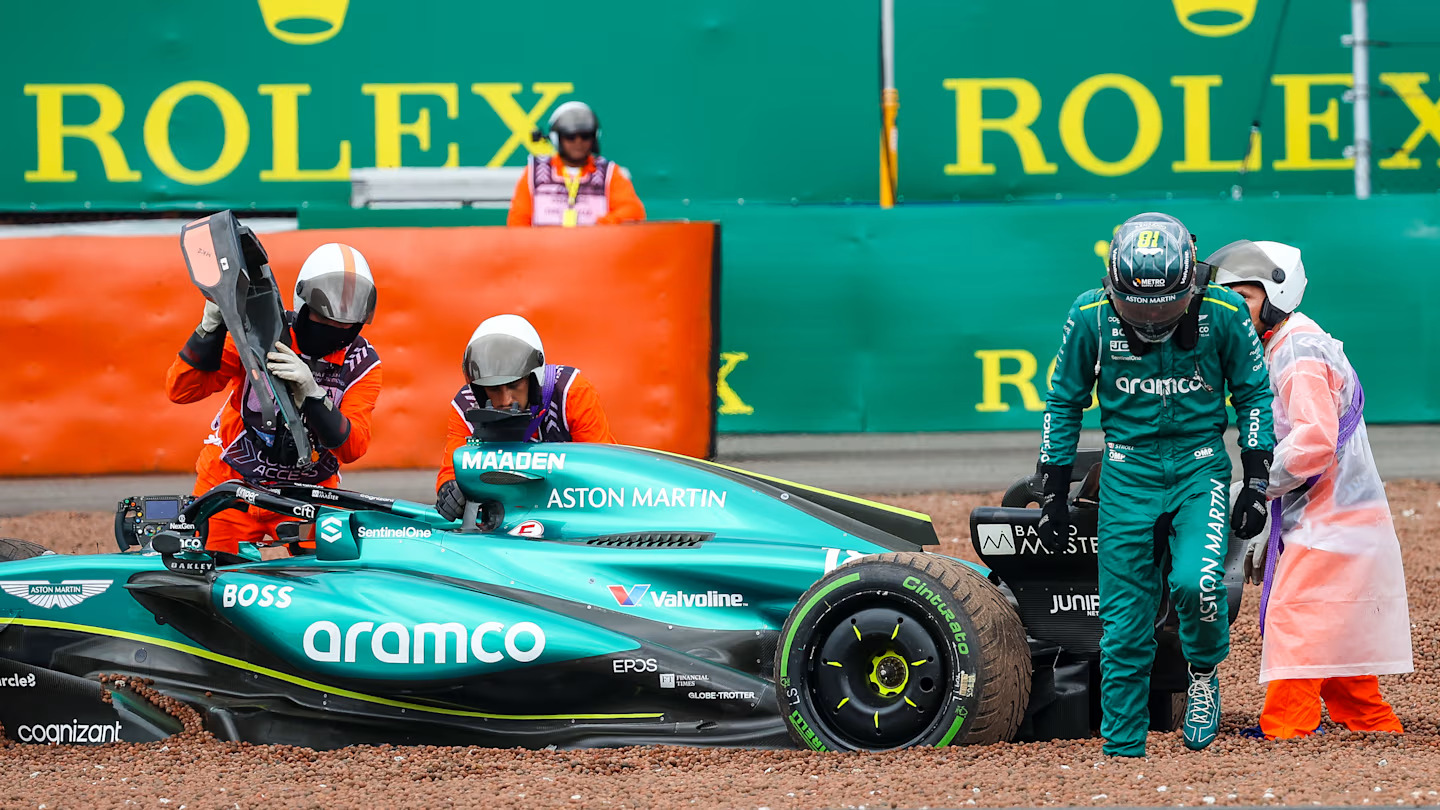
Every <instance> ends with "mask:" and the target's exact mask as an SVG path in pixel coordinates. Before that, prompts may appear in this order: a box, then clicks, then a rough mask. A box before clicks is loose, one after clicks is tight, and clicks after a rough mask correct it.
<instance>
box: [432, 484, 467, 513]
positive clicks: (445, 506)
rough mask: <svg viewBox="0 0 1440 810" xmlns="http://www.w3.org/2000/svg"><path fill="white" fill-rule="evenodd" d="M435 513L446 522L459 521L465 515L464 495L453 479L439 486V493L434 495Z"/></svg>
mask: <svg viewBox="0 0 1440 810" xmlns="http://www.w3.org/2000/svg"><path fill="white" fill-rule="evenodd" d="M435 511H436V512H439V513H440V517H443V518H445V519H446V520H459V519H460V516H461V515H463V514H465V493H463V492H461V491H460V484H459V483H458V482H457V481H455V480H454V479H453V478H452V479H451V480H449V481H446V482H445V483H443V484H441V485H440V491H439V492H436V493H435Z"/></svg>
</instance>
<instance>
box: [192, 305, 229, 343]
mask: <svg viewBox="0 0 1440 810" xmlns="http://www.w3.org/2000/svg"><path fill="white" fill-rule="evenodd" d="M224 328H225V319H224V318H223V317H221V315H220V307H218V306H216V305H215V302H214V301H211V300H210V299H209V298H206V299H205V314H203V315H201V316H200V326H199V327H198V331H199V332H201V333H202V334H204V335H206V336H209V335H213V334H214V333H216V332H218V331H221V330H223V329H224Z"/></svg>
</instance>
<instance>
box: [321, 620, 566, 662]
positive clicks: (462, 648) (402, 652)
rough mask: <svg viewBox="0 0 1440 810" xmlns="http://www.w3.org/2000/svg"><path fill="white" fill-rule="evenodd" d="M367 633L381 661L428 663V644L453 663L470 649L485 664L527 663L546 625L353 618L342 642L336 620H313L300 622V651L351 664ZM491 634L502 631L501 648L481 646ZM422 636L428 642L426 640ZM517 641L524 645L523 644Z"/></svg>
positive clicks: (539, 647) (540, 646)
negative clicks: (302, 627)
mask: <svg viewBox="0 0 1440 810" xmlns="http://www.w3.org/2000/svg"><path fill="white" fill-rule="evenodd" d="M367 634H368V635H369V636H370V654H371V655H372V656H374V657H375V660H376V661H379V662H380V663H382V664H429V663H432V661H431V659H430V656H429V653H430V652H431V651H432V650H433V652H434V661H433V663H436V664H445V663H449V662H450V659H451V658H452V657H453V658H454V662H455V663H457V664H463V663H465V662H466V661H467V659H468V656H469V655H473V656H474V657H475V660H476V661H479V662H481V663H485V664H494V663H498V662H500V661H502V660H504V659H506V658H509V659H510V660H512V661H520V662H521V663H528V662H530V661H534V660H535V659H536V658H539V657H540V653H542V652H544V651H545V631H544V630H541V629H540V625H538V624H535V623H534V622H518V623H516V624H514V625H511V626H510V629H509V630H506V629H505V625H503V624H501V623H500V622H483V623H481V624H478V625H476V626H475V628H474V629H473V630H472V629H470V628H468V627H466V626H465V625H463V624H461V623H459V622H421V623H419V624H416V625H414V626H412V627H407V626H405V625H403V624H401V623H400V622H384V623H382V624H381V625H380V626H379V627H376V626H375V623H374V622H356V623H355V624H352V625H350V626H349V627H347V628H345V632H344V634H343V637H344V642H343V643H342V642H341V637H342V634H341V632H340V626H339V625H337V624H335V622H329V621H318V622H314V623H312V624H311V625H310V626H309V627H307V628H305V636H304V638H303V640H302V645H303V647H304V649H305V657H307V658H309V659H310V660H312V661H325V662H329V663H339V662H341V661H342V660H343V661H344V662H345V663H347V664H353V663H355V660H356V657H357V655H358V647H359V646H360V638H361V636H364V635H367ZM491 634H500V635H501V637H502V641H501V649H489V648H487V647H486V636H489V635H491ZM321 638H324V639H325V645H324V649H321V647H320V645H319V644H318V643H317V642H318V641H319V640H320V639H321ZM427 638H429V639H431V640H433V643H432V644H426V643H425V640H426V639H427ZM387 639H388V641H387ZM412 639H413V642H414V643H413V647H412V643H411V642H412ZM522 643H524V644H525V645H526V646H525V647H522V646H521V644H522ZM392 648H393V649H392ZM502 650H503V652H502ZM451 652H453V653H454V655H453V656H451V655H450V653H451Z"/></svg>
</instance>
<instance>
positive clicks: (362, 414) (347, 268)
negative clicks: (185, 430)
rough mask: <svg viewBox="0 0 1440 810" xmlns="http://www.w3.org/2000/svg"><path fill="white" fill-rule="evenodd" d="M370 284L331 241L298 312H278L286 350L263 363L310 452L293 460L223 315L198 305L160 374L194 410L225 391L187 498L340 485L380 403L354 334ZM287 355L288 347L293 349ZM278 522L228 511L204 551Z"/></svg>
mask: <svg viewBox="0 0 1440 810" xmlns="http://www.w3.org/2000/svg"><path fill="white" fill-rule="evenodd" d="M375 299H376V291H375V278H374V276H372V275H371V273H370V264H369V263H368V262H366V261H365V257H364V256H362V255H360V251H358V250H356V249H354V248H352V247H350V246H349V245H342V244H338V243H335V242H331V243H329V244H326V245H321V246H320V247H318V248H316V249H315V251H314V252H313V253H311V254H310V257H309V258H307V259H306V260H305V264H304V266H302V267H301V268H300V278H299V279H298V280H297V281H296V282H295V303H294V306H295V311H294V312H293V313H292V312H286V313H285V321H286V326H287V329H286V335H285V339H286V341H287V342H280V343H277V344H276V345H275V347H274V350H273V351H271V352H270V353H269V354H268V355H267V356H266V365H267V368H268V369H269V371H270V373H271V374H274V375H275V376H276V377H277V378H279V379H280V380H282V381H283V382H284V383H285V385H286V387H287V388H289V389H290V394H291V396H293V397H294V400H295V404H296V405H297V406H298V407H299V410H300V417H301V418H302V419H303V420H304V421H305V429H306V430H307V431H308V432H309V434H310V444H311V446H312V448H313V450H312V452H311V456H310V457H309V458H300V457H298V455H297V449H296V447H295V443H294V441H293V440H291V438H290V434H289V433H288V432H286V431H283V430H282V431H277V430H276V429H274V428H273V427H266V426H265V424H264V419H263V417H262V416H261V414H260V413H259V407H260V406H259V400H258V399H257V396H256V394H255V393H254V392H253V391H252V390H251V383H250V380H249V379H248V378H247V377H246V375H245V368H244V366H243V365H241V363H240V353H239V350H237V349H236V348H235V339H234V338H233V337H230V336H229V334H228V332H227V331H226V328H225V322H224V320H222V318H221V315H220V308H219V307H217V306H216V305H215V304H213V303H211V302H210V301H208V300H207V301H206V302H205V312H204V314H203V316H202V317H201V320H200V325H199V326H198V327H196V329H195V331H194V332H192V333H191V334H190V337H189V339H187V340H186V342H185V346H184V348H182V349H181V350H180V354H179V356H178V357H176V358H175V360H174V362H172V363H171V364H170V369H169V371H168V372H167V373H166V378H165V386H166V393H167V394H168V395H169V397H170V401H171V402H176V403H180V404H186V403H191V402H199V401H201V400H203V399H205V398H207V397H209V396H211V395H213V394H218V393H220V392H222V391H223V392H225V402H224V404H223V405H221V406H220V410H219V412H217V413H216V414H215V419H214V421H213V422H211V424H210V436H209V437H208V438H206V439H205V444H204V446H202V447H201V449H200V457H199V458H198V459H196V461H195V471H196V473H197V476H196V480H195V489H194V493H195V494H196V495H203V494H204V493H206V492H208V491H209V490H210V489H211V488H212V487H215V486H217V485H219V484H222V483H224V482H226V481H234V480H237V479H243V480H245V481H250V482H254V483H257V484H260V485H262V486H264V485H268V484H312V485H315V486H321V487H333V486H337V485H338V484H339V483H340V466H341V465H342V464H349V463H351V462H353V461H356V460H357V459H359V458H360V457H361V456H363V455H365V451H366V450H368V449H369V448H370V434H371V426H370V425H371V416H372V413H373V412H374V410H375V401H376V399H378V398H379V396H380V386H381V368H380V354H379V352H377V351H376V350H375V347H374V346H371V345H370V342H369V341H368V340H366V339H365V338H364V337H361V335H360V331H361V330H362V329H364V327H365V325H366V324H368V323H370V322H372V321H374V319H375ZM291 346H294V348H291ZM284 520H285V518H284V517H282V516H280V515H277V514H274V513H271V512H264V511H261V510H258V509H257V510H252V511H248V512H246V511H237V510H230V509H227V510H225V511H223V512H219V513H217V514H215V515H213V516H211V518H210V522H209V533H208V535H207V537H206V541H205V547H206V548H208V549H210V550H212V551H223V552H228V553H230V554H234V553H236V552H237V551H238V550H239V546H240V544H241V543H248V542H255V541H257V540H259V539H261V538H262V537H264V536H266V535H275V532H276V526H277V525H278V524H280V523H281V522H282V521H284Z"/></svg>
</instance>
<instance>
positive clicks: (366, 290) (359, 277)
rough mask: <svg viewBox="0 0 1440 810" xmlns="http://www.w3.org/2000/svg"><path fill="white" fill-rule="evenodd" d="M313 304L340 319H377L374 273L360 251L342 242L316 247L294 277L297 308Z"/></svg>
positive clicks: (314, 310)
mask: <svg viewBox="0 0 1440 810" xmlns="http://www.w3.org/2000/svg"><path fill="white" fill-rule="evenodd" d="M301 304H304V305H305V306H308V307H310V309H311V310H312V311H313V312H314V313H315V314H317V315H322V316H324V317H326V318H329V319H330V320H332V321H337V322H339V323H351V324H354V323H370V322H372V321H374V320H375V277H374V276H372V275H370V263H369V262H367V261H365V257H364V256H362V255H360V251H358V250H356V249H355V248H352V247H350V246H349V245H342V244H340V243H339V242H330V243H327V244H324V245H321V246H320V247H318V248H315V250H314V251H313V252H311V254H310V257H309V258H307V259H306V260H305V264H304V265H303V266H301V268H300V277H299V278H298V279H296V280H295V310H296V311H297V312H298V311H299V310H300V305H301Z"/></svg>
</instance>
